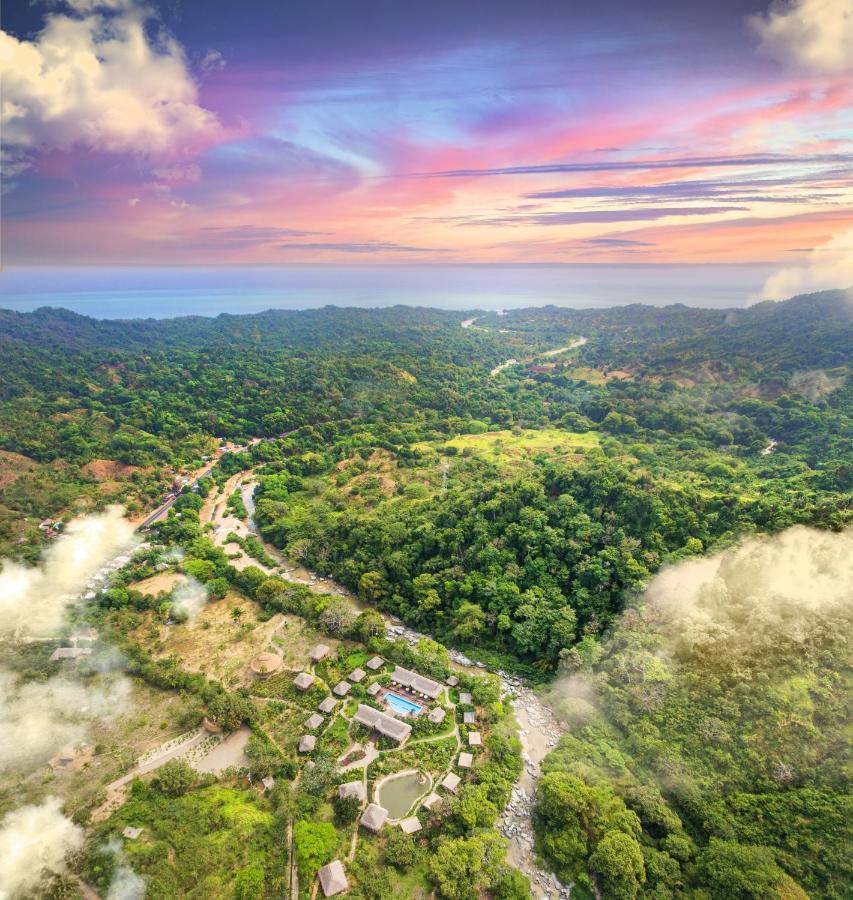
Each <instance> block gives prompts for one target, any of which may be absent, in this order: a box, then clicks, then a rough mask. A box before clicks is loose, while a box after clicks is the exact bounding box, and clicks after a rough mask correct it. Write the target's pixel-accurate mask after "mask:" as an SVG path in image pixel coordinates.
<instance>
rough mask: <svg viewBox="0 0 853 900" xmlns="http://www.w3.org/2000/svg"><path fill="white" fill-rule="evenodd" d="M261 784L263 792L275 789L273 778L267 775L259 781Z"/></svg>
mask: <svg viewBox="0 0 853 900" xmlns="http://www.w3.org/2000/svg"><path fill="white" fill-rule="evenodd" d="M261 784H262V785H263V786H264V790H265V791H271V790H272V789H273V788H274V787H275V778H273V777H272V775H267V777H266V778H262V779H261Z"/></svg>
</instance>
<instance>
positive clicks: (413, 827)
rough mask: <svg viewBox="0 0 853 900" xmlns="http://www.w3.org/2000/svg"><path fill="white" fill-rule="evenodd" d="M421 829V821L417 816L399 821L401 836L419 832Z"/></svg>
mask: <svg viewBox="0 0 853 900" xmlns="http://www.w3.org/2000/svg"><path fill="white" fill-rule="evenodd" d="M422 827H423V826H422V825H421V820H420V819H419V818H418V817H417V816H409V818H408V819H401V820H400V828H401V829H402V830H403V834H414V833H415V832H416V831H420V830H421V828H422Z"/></svg>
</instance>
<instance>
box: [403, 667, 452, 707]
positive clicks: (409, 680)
mask: <svg viewBox="0 0 853 900" xmlns="http://www.w3.org/2000/svg"><path fill="white" fill-rule="evenodd" d="M391 681H393V682H394V684H399V685H400V687H404V688H408V689H409V690H410V691H411V692H412V693H413V694H418V695H420V696H421V697H429V699H430V700H435V699H436V698H437V697H438V695H439V694H440V693H441V685H440V684H439V683H438V682H437V681H433V680H432V679H431V678H425V677H424V676H423V675H418V673H417V672H411V671H409V669H404V668H402V666H396V667H395V669H394V671H393V672H392V673H391Z"/></svg>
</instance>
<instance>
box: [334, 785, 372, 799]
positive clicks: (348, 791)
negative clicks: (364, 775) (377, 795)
mask: <svg viewBox="0 0 853 900" xmlns="http://www.w3.org/2000/svg"><path fill="white" fill-rule="evenodd" d="M338 796H339V797H356V798H357V799H359V800H366V799H367V790H366V788H365V787H364V782H363V781H348V782H347V783H346V784H342V785H341V786H340V787H339V788H338Z"/></svg>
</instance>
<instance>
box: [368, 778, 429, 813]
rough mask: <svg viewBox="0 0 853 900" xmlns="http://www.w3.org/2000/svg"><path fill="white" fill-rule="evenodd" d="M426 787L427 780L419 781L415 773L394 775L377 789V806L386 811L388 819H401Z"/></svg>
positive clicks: (427, 785)
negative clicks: (382, 807)
mask: <svg viewBox="0 0 853 900" xmlns="http://www.w3.org/2000/svg"><path fill="white" fill-rule="evenodd" d="M428 787H429V779H428V778H426V780H424V781H421V780H420V777H419V776H418V773H417V772H408V773H407V774H405V775H395V776H394V777H393V778H389V779H388V780H387V781H385V782H383V783H382V786H381V787H380V788H379V805H380V806H384V807H385V809H387V810H388V816H389V818H391V819H402V818H403V816H405V815H406V813H407V812H408V811H409V810H410V809H411V807H412V804H413V803H414V802H415V800H417V799H418V797H420V796H421V795H422V794H424V793H426V791H427V789H428Z"/></svg>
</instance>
